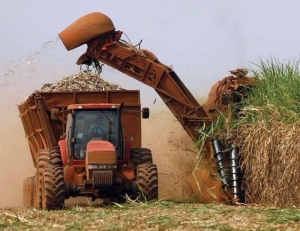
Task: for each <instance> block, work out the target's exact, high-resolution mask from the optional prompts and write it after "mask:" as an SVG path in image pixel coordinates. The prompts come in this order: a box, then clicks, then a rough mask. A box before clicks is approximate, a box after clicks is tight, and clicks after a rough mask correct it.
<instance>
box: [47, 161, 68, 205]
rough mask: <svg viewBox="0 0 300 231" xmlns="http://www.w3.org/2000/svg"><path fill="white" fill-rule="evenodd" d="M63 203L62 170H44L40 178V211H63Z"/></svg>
mask: <svg viewBox="0 0 300 231" xmlns="http://www.w3.org/2000/svg"><path fill="white" fill-rule="evenodd" d="M64 201H65V182H64V173H63V168H62V167H60V166H50V167H46V168H44V171H43V177H42V209H44V210H57V209H63V208H64Z"/></svg>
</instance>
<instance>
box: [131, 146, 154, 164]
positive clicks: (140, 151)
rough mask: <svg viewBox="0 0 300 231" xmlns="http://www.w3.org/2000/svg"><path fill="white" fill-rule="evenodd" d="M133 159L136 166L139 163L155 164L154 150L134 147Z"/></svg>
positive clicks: (132, 151) (132, 150)
mask: <svg viewBox="0 0 300 231" xmlns="http://www.w3.org/2000/svg"><path fill="white" fill-rule="evenodd" d="M131 161H133V162H134V164H135V166H137V165H139V164H153V160H152V152H151V150H150V149H148V148H133V149H131Z"/></svg>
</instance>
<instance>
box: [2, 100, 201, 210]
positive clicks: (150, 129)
mask: <svg viewBox="0 0 300 231" xmlns="http://www.w3.org/2000/svg"><path fill="white" fill-rule="evenodd" d="M0 119H1V121H2V125H1V133H0V141H1V143H0V157H1V172H0V185H1V187H0V195H1V197H0V208H3V207H19V206H22V204H23V189H22V186H23V180H24V179H25V178H26V177H29V176H33V175H34V173H35V169H34V167H33V163H32V160H31V155H30V150H29V146H28V143H27V139H26V138H25V135H24V131H23V126H22V123H21V120H20V118H19V111H18V109H17V105H11V106H10V107H8V108H5V110H1V112H0ZM142 129H143V130H142V134H143V147H147V148H150V149H151V150H152V153H153V160H154V163H155V164H157V167H158V171H159V198H160V199H163V200H176V201H182V200H186V199H189V198H190V197H191V195H192V189H191V187H190V185H189V183H188V181H187V175H188V173H190V172H191V170H192V169H193V168H194V166H195V163H196V154H195V152H196V151H195V149H194V144H193V142H192V141H191V139H190V138H189V137H188V135H187V134H186V133H185V131H184V129H183V128H182V127H181V125H180V124H179V122H177V121H176V119H175V117H174V116H173V115H172V114H171V112H169V111H167V109H166V110H156V111H154V112H151V114H150V118H149V119H147V120H143V122H142Z"/></svg>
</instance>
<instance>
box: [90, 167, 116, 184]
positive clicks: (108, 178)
mask: <svg viewBox="0 0 300 231" xmlns="http://www.w3.org/2000/svg"><path fill="white" fill-rule="evenodd" d="M112 184H113V171H112V170H103V171H94V172H93V186H94V189H98V188H101V187H103V186H104V187H105V186H112Z"/></svg>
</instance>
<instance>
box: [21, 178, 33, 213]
mask: <svg viewBox="0 0 300 231" xmlns="http://www.w3.org/2000/svg"><path fill="white" fill-rule="evenodd" d="M34 186H35V176H31V177H27V178H26V179H25V180H24V182H23V205H24V206H25V207H28V208H30V207H33V206H34V190H35V187H34Z"/></svg>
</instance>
